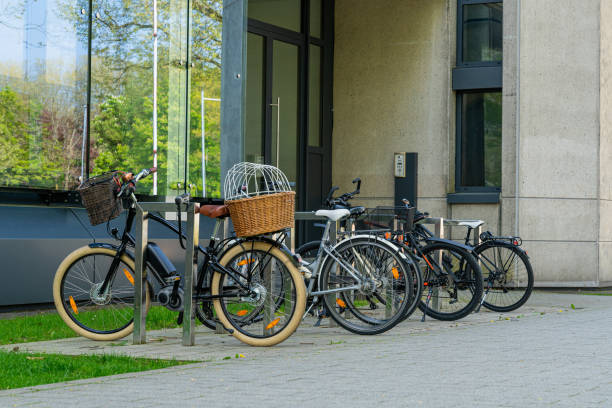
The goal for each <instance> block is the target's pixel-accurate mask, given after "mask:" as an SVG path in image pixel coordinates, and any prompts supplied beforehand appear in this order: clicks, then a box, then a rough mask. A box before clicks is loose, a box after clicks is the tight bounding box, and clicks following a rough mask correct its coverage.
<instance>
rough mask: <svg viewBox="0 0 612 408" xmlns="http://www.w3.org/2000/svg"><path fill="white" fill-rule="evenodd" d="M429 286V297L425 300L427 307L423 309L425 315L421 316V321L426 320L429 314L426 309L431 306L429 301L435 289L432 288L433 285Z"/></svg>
mask: <svg viewBox="0 0 612 408" xmlns="http://www.w3.org/2000/svg"><path fill="white" fill-rule="evenodd" d="M428 288H429V289H428V292H427V299H426V300H425V309H423V317H422V318H421V323H423V322H425V316H427V313H426V312H425V311H426V310H427V308H428V307H429V301H430V300H431V294H432V293H433V289H432V288H431V285H428Z"/></svg>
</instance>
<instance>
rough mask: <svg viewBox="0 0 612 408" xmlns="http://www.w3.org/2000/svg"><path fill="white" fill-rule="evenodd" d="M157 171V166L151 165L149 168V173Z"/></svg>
mask: <svg viewBox="0 0 612 408" xmlns="http://www.w3.org/2000/svg"><path fill="white" fill-rule="evenodd" d="M156 171H157V167H151V168H150V169H149V174H151V173H155V172H156Z"/></svg>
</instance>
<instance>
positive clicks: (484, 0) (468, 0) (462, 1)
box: [457, 0, 503, 67]
mask: <svg viewBox="0 0 612 408" xmlns="http://www.w3.org/2000/svg"><path fill="white" fill-rule="evenodd" d="M490 3H502V4H503V0H457V67H491V66H493V67H495V66H499V67H501V65H502V61H476V62H463V6H468V5H473V4H490ZM502 24H503V21H502Z"/></svg>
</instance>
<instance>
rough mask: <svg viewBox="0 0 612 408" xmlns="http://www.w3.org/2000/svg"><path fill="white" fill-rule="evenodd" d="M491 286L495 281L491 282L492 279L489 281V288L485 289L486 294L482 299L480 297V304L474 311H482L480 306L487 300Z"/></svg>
mask: <svg viewBox="0 0 612 408" xmlns="http://www.w3.org/2000/svg"><path fill="white" fill-rule="evenodd" d="M491 287H493V283H491V282H490V281H489V282H488V283H487V290H485V292H484V294H483V295H482V299H480V304H479V305H478V307H477V308H476V310H475V311H474V313H478V312H480V308H481V307H482V304H483V303H484V302H485V300H486V299H487V295H488V294H489V290H491Z"/></svg>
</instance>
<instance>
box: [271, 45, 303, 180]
mask: <svg viewBox="0 0 612 408" xmlns="http://www.w3.org/2000/svg"><path fill="white" fill-rule="evenodd" d="M273 48H274V50H273V78H272V103H273V104H275V103H277V101H279V98H280V115H278V116H279V117H280V124H279V125H278V127H277V114H278V110H277V109H279V108H276V109H273V110H272V134H273V137H272V140H273V143H272V164H274V165H276V166H277V167H279V168H280V169H281V170H282V171H283V172H284V173H285V175H286V176H287V179H289V181H290V182H297V176H298V155H297V147H298V134H299V127H298V126H299V115H298V112H299V98H298V95H299V74H298V72H299V71H298V62H299V53H298V47H297V46H295V45H292V44H288V43H285V42H281V41H274V42H273ZM277 128H278V130H277ZM279 135H280V137H279ZM279 140H280V146H279V145H278V143H279Z"/></svg>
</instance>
